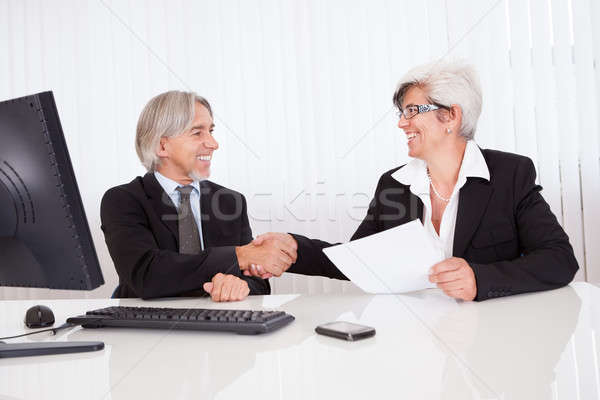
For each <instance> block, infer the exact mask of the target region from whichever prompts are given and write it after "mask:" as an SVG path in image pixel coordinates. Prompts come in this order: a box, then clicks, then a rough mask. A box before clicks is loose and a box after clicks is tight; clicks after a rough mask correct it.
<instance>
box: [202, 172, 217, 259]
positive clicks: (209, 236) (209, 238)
mask: <svg viewBox="0 0 600 400" xmlns="http://www.w3.org/2000/svg"><path fill="white" fill-rule="evenodd" d="M213 196H214V190H213V188H212V186H211V184H210V182H209V181H200V220H201V224H200V225H202V239H203V240H204V248H205V249H206V248H208V247H213V246H214V245H215V243H214V239H215V237H216V236H217V234H218V232H215V230H214V228H215V227H216V226H217V225H218V224H215V221H216V217H215V213H214V210H213V208H212V207H211V203H212V198H213Z"/></svg>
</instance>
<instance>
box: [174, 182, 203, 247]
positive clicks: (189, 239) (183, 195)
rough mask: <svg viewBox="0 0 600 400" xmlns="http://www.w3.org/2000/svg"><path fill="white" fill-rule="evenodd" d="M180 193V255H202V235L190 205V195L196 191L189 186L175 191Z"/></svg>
mask: <svg viewBox="0 0 600 400" xmlns="http://www.w3.org/2000/svg"><path fill="white" fill-rule="evenodd" d="M175 190H177V191H178V192H179V196H180V199H179V210H177V214H178V216H179V218H178V219H179V253H180V254H199V253H200V235H199V233H198V225H196V220H195V219H194V214H193V213H192V207H191V205H190V193H192V190H194V187H193V186H190V185H187V186H183V187H178V188H177V189H175Z"/></svg>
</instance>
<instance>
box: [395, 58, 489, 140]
mask: <svg viewBox="0 0 600 400" xmlns="http://www.w3.org/2000/svg"><path fill="white" fill-rule="evenodd" d="M414 86H416V87H418V88H420V89H422V90H424V91H425V93H426V95H427V98H428V101H429V102H430V103H433V104H436V105H440V106H445V107H450V106H451V105H452V104H457V105H459V106H460V108H461V110H462V114H463V117H462V125H461V127H460V131H459V132H458V133H459V135H460V136H463V137H464V138H465V139H466V140H470V139H473V136H475V129H476V128H477V120H478V119H479V115H481V84H480V83H479V77H478V76H477V72H475V69H474V68H473V66H471V65H469V64H467V63H466V62H465V61H462V60H455V61H443V60H442V61H436V62H432V63H428V64H424V65H419V66H417V67H415V68H413V69H411V70H410V71H408V72H407V73H406V74H405V75H404V76H403V77H402V79H400V82H399V83H398V86H397V88H396V92H395V93H394V105H395V106H396V107H398V109H401V108H402V102H403V101H404V96H405V95H406V92H408V90H409V89H410V88H412V87H414Z"/></svg>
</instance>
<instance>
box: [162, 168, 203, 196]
mask: <svg viewBox="0 0 600 400" xmlns="http://www.w3.org/2000/svg"><path fill="white" fill-rule="evenodd" d="M154 176H155V177H156V180H157V181H158V183H160V186H162V188H163V190H164V191H165V192H166V193H167V194H168V195H169V196H170V195H172V194H173V193H177V192H176V191H175V189H177V188H178V187H183V186H186V185H182V184H181V183H179V182H176V181H174V180H173V179H171V178H167V177H166V176H164V175H163V174H161V173H160V172H158V171H154ZM190 185H191V186H193V187H194V192H197V193H200V182H199V181H193V182H192V183H190Z"/></svg>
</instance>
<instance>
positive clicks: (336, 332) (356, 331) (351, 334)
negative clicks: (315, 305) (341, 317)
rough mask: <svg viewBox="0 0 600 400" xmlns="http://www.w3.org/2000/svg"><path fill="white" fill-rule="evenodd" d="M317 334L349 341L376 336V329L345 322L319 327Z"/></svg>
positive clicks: (329, 323) (330, 323)
mask: <svg viewBox="0 0 600 400" xmlns="http://www.w3.org/2000/svg"><path fill="white" fill-rule="evenodd" d="M315 332H317V333H319V334H321V335H325V336H331V337H334V338H338V339H344V340H349V341H354V340H359V339H364V338H368V337H371V336H375V328H371V327H370V326H365V325H359V324H354V323H352V322H344V321H335V322H328V323H326V324H323V325H319V326H317V327H316V328H315Z"/></svg>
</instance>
